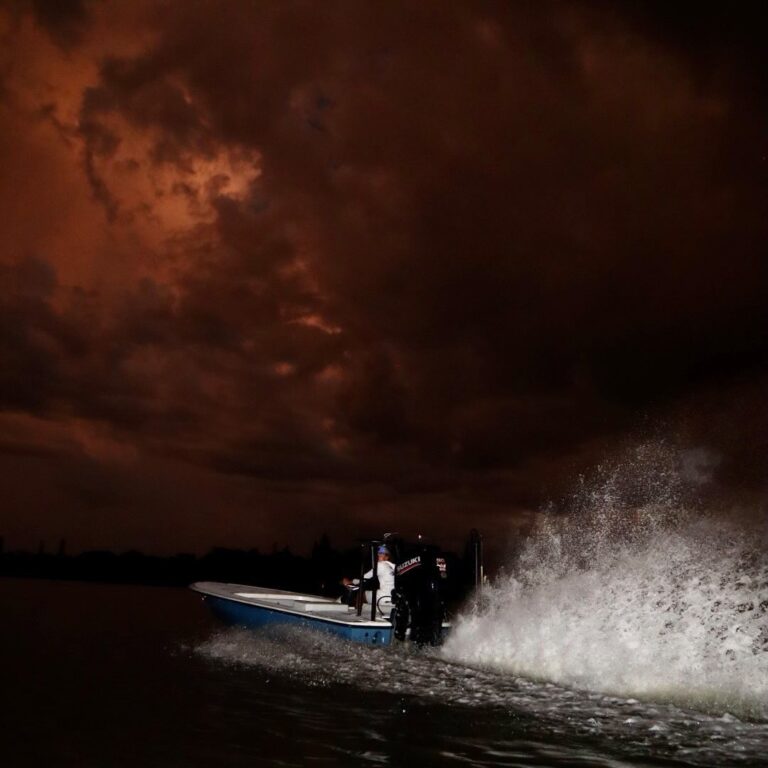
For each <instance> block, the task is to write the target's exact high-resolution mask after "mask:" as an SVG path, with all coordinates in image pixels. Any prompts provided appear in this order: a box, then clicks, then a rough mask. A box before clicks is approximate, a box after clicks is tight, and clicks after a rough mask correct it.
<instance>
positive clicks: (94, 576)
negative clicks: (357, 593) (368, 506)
mask: <svg viewBox="0 0 768 768" xmlns="http://www.w3.org/2000/svg"><path fill="white" fill-rule="evenodd" d="M445 557H446V560H447V563H448V579H447V582H446V584H445V586H446V591H447V593H448V595H447V596H448V597H449V598H451V597H453V598H455V599H458V598H460V597H461V596H462V595H463V593H464V592H465V591H466V590H467V589H468V588H469V587H470V586H471V581H472V578H473V568H474V565H473V563H472V562H470V557H469V554H468V553H467V554H465V556H464V557H459V556H457V555H455V554H453V553H445ZM360 559H361V552H360V548H359V547H352V548H349V549H343V550H337V549H334V547H333V546H332V545H331V542H330V539H329V538H328V536H327V535H326V534H323V536H322V537H321V538H320V539H319V540H318V541H317V542H316V543H315V545H314V546H313V547H312V551H311V552H310V554H309V555H308V556H302V555H296V554H294V553H293V552H291V550H290V548H289V547H287V546H285V547H283V548H282V549H279V548H278V547H277V546H274V547H273V549H272V551H271V552H268V553H264V552H260V551H259V550H258V549H231V548H225V547H214V548H213V549H211V550H210V551H208V552H207V553H206V554H204V555H194V554H189V553H179V554H176V555H171V556H168V557H162V556H158V555H148V554H145V553H143V552H139V551H137V550H130V551H127V552H122V553H117V552H111V551H108V550H94V551H87V552H81V553H79V554H76V555H68V554H67V553H66V545H65V542H64V541H63V540H62V541H61V542H60V544H59V547H58V550H57V551H56V552H47V551H46V550H45V547H44V545H43V544H42V543H41V545H40V547H39V548H38V551H37V552H27V551H5V550H4V547H3V539H2V537H0V576H8V577H17V578H46V579H65V580H74V581H97V582H109V583H115V584H144V585H152V586H170V587H185V586H188V585H189V584H191V583H192V582H195V581H223V582H231V583H236V584H255V585H259V586H263V587H273V588H277V589H289V590H293V591H296V592H308V593H311V594H320V595H327V596H336V595H338V594H340V593H341V591H342V588H341V586H340V583H339V582H340V580H341V578H342V576H345V575H346V576H356V575H357V573H358V572H359V569H360Z"/></svg>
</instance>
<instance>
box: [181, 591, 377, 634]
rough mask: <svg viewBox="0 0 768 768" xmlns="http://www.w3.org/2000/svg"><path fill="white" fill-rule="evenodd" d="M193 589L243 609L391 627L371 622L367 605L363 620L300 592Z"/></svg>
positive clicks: (344, 608) (335, 603)
mask: <svg viewBox="0 0 768 768" xmlns="http://www.w3.org/2000/svg"><path fill="white" fill-rule="evenodd" d="M191 589H193V590H195V591H196V592H200V593H201V594H203V595H206V596H208V597H218V598H221V599H224V600H231V601H233V602H236V603H241V604H243V605H250V606H253V607H258V608H264V609H269V610H273V611H274V610H277V611H279V612H281V613H290V614H294V615H300V616H305V617H308V618H309V617H314V618H317V619H322V620H324V621H331V622H339V623H343V624H346V625H349V624H353V625H355V626H367V627H381V626H382V625H386V626H391V625H390V623H389V621H388V620H387V619H386V618H385V617H384V616H382V615H381V614H379V616H377V618H376V621H371V606H370V605H364V606H363V613H362V615H361V616H358V615H357V611H356V610H355V609H354V608H350V607H348V606H346V605H344V604H343V603H340V602H339V601H338V600H335V599H334V598H331V597H322V596H320V595H307V594H303V593H301V592H289V591H287V590H282V589H268V588H266V587H254V586H247V585H244V584H222V583H220V582H212V581H200V582H197V583H195V584H192V585H191Z"/></svg>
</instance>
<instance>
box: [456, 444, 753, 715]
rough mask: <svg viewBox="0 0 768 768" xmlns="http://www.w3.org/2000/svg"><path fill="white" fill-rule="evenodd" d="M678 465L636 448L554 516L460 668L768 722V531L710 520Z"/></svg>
mask: <svg viewBox="0 0 768 768" xmlns="http://www.w3.org/2000/svg"><path fill="white" fill-rule="evenodd" d="M689 480H690V478H689V477H686V475H685V472H684V471H683V469H682V463H681V462H680V460H679V458H678V457H675V456H673V455H671V454H670V452H668V451H665V450H662V449H660V448H659V447H658V446H651V447H649V446H642V447H641V448H638V449H635V452H634V453H633V455H632V456H631V457H630V458H629V459H628V461H627V462H624V463H622V464H621V465H618V466H615V467H613V468H610V469H607V470H602V471H601V472H600V473H599V476H598V477H597V478H596V480H595V481H594V482H593V483H591V484H585V485H584V486H583V487H582V488H581V489H580V491H579V493H578V494H577V495H576V496H575V497H574V499H572V500H571V504H570V506H571V509H570V513H569V514H567V515H562V516H558V515H553V514H548V515H546V514H545V515H542V519H541V521H540V523H539V525H538V526H537V530H536V531H535V532H534V534H533V535H532V536H531V538H530V540H529V542H528V544H527V546H526V548H525V549H524V551H523V552H522V554H521V556H520V557H519V559H518V562H517V564H516V567H515V569H514V571H513V573H512V574H511V575H509V576H507V577H505V578H502V579H500V580H499V581H498V582H497V583H496V584H495V585H494V586H492V587H491V588H489V589H488V590H487V591H486V592H485V594H484V595H483V599H482V601H481V602H480V603H478V604H477V605H475V606H473V607H472V608H471V609H470V610H467V611H466V612H465V614H464V615H463V616H462V617H460V619H459V621H458V622H457V623H456V624H455V629H454V631H453V633H452V635H451V637H450V638H449V641H448V644H447V646H446V648H445V651H444V652H445V654H446V657H447V658H450V659H453V660H455V661H459V662H462V663H465V664H470V665H480V666H482V667H485V668H491V669H495V670H499V671H504V672H508V673H512V674H514V675H520V676H524V677H526V678H529V679H534V680H546V681H550V682H554V683H557V684H559V685H564V686H569V687H575V688H580V689H588V690H591V691H599V692H603V693H608V694H613V695H618V696H623V697H638V698H642V699H645V700H652V701H656V702H673V703H676V704H679V705H681V706H685V707H690V708H693V709H698V710H702V711H706V712H710V713H720V714H722V713H735V714H736V715H738V716H739V717H745V718H750V719H757V720H764V719H766V718H768V549H767V548H766V543H767V542H766V535H765V532H764V530H762V529H761V528H759V527H757V526H755V525H754V524H752V525H748V524H744V522H743V521H741V522H739V523H736V522H734V521H733V520H727V519H723V518H722V517H717V516H714V515H711V514H704V513H702V511H701V510H700V509H697V508H696V506H695V505H693V504H691V502H690V501H688V502H686V501H685V500H684V499H685V498H687V497H690V494H689V493H687V491H689V490H690V488H689V487H686V486H687V485H689Z"/></svg>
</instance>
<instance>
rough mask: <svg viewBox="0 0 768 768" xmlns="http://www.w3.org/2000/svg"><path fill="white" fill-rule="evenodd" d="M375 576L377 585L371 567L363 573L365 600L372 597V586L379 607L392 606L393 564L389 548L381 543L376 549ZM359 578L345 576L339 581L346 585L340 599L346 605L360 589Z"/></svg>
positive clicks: (393, 586)
mask: <svg viewBox="0 0 768 768" xmlns="http://www.w3.org/2000/svg"><path fill="white" fill-rule="evenodd" d="M376 558H377V561H378V562H377V564H376V578H377V579H378V585H376V584H375V582H374V575H373V568H371V569H370V570H369V571H367V572H366V573H364V574H363V585H362V586H363V589H364V590H366V591H365V600H366V602H368V603H370V602H371V600H372V599H373V592H372V590H373V588H374V587H376V590H377V600H376V602H377V603H378V605H379V608H380V609H381V610H382V611H383V610H384V609H385V608H386V609H389V608H391V607H392V590H393V589H394V588H395V564H394V563H393V562H392V560H391V554H390V551H389V548H388V547H387V546H386V545H384V544H382V545H381V546H380V547H379V548H378V549H377V550H376ZM359 582H360V580H359V579H349V578H347V577H346V576H345V577H344V578H343V579H342V580H341V583H342V584H343V585H344V586H345V587H346V589H347V593H346V594H345V595H344V596H343V597H342V601H343V602H345V603H346V604H347V605H354V604H355V598H356V596H357V590H358V589H360V584H359Z"/></svg>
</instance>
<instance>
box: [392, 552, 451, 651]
mask: <svg viewBox="0 0 768 768" xmlns="http://www.w3.org/2000/svg"><path fill="white" fill-rule="evenodd" d="M390 549H392V545H391V544H390ZM394 550H395V590H394V592H393V602H394V609H393V611H392V624H393V626H394V635H395V639H397V640H405V637H406V634H407V631H408V629H409V628H410V630H411V632H410V639H411V640H412V641H413V642H415V643H417V644H418V645H440V643H441V642H442V629H443V620H444V618H445V605H444V603H443V595H442V592H443V580H444V579H445V578H446V576H447V570H446V561H445V558H444V557H442V556H441V555H440V551H439V550H438V548H437V547H435V546H431V545H428V544H423V543H421V542H419V543H417V544H413V545H410V546H409V545H406V544H404V543H402V542H398V544H397V545H396V546H395V547H394Z"/></svg>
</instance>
